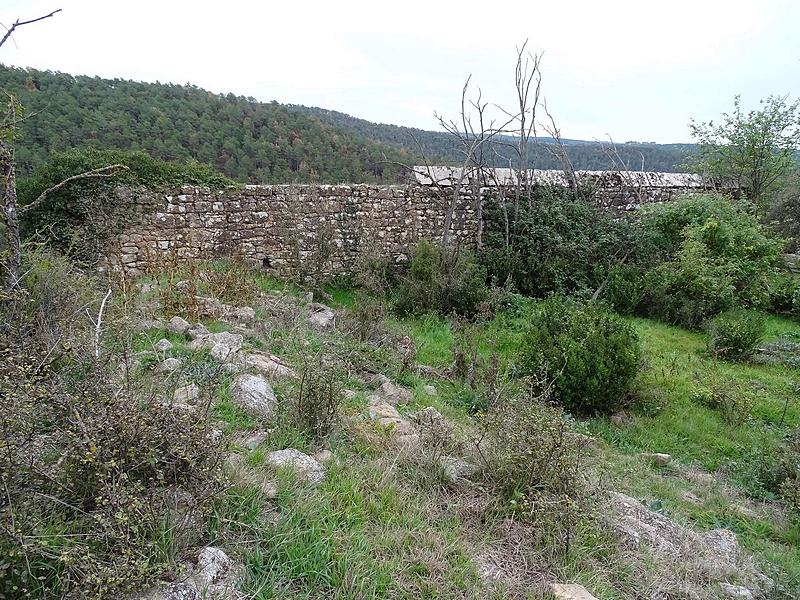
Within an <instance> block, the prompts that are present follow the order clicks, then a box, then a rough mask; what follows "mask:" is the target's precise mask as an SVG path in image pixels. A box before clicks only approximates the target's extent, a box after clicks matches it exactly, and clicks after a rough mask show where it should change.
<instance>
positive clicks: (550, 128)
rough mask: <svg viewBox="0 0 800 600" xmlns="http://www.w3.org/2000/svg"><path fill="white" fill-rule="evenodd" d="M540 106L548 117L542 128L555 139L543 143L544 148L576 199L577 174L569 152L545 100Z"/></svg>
mask: <svg viewBox="0 0 800 600" xmlns="http://www.w3.org/2000/svg"><path fill="white" fill-rule="evenodd" d="M542 106H543V108H544V113H545V115H546V116H547V119H548V122H547V123H546V124H544V125H543V129H544V130H545V131H546V132H547V135H549V136H550V137H551V138H553V140H555V144H545V148H547V151H548V152H549V153H550V154H551V155H552V156H553V158H555V159H556V160H557V161H558V162H559V164H560V165H561V170H562V171H563V172H564V178H565V179H566V180H567V185H569V188H570V190H571V191H572V193H573V195H574V196H575V199H576V200H577V199H578V185H579V182H578V175H577V173H576V172H575V167H574V165H573V164H572V160H571V159H570V157H569V154H568V153H567V149H566V147H565V146H564V140H563V139H562V138H561V129H560V128H559V127H558V125H556V120H555V118H554V117H553V115H552V113H551V112H550V110H549V109H548V108H547V102H546V101H543V102H542Z"/></svg>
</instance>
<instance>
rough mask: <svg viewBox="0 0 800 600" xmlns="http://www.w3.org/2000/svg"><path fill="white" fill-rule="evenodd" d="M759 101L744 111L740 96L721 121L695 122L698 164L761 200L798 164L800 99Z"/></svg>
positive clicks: (699, 167)
mask: <svg viewBox="0 0 800 600" xmlns="http://www.w3.org/2000/svg"><path fill="white" fill-rule="evenodd" d="M760 104H761V108H760V109H758V110H751V111H749V112H746V113H745V112H743V111H742V106H741V98H740V97H739V96H736V97H735V98H734V101H733V111H732V112H730V113H723V115H722V119H721V121H720V122H718V123H714V122H713V121H710V122H708V123H698V122H696V121H692V124H691V130H692V135H693V136H694V138H695V139H696V140H697V143H698V145H699V153H698V156H697V159H696V161H695V164H694V168H695V169H697V171H698V172H700V173H702V174H704V175H710V176H712V177H718V178H720V179H723V180H725V181H730V182H732V183H734V184H735V185H737V186H738V187H740V188H743V189H745V190H746V191H747V194H748V196H750V198H751V199H753V200H754V201H755V202H757V203H760V202H761V200H762V199H763V198H764V196H765V195H766V194H767V193H769V192H770V191H772V190H773V189H774V188H775V186H776V184H777V183H778V181H779V180H780V178H781V177H782V176H783V175H784V174H786V173H787V172H788V171H789V170H790V169H792V168H793V167H795V166H796V152H797V147H798V145H799V144H800V100H794V101H789V99H788V97H787V96H769V97H768V98H767V99H766V100H761V102H760Z"/></svg>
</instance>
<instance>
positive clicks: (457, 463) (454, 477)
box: [439, 456, 480, 483]
mask: <svg viewBox="0 0 800 600" xmlns="http://www.w3.org/2000/svg"><path fill="white" fill-rule="evenodd" d="M439 466H441V468H442V472H443V473H444V476H445V478H446V479H447V481H449V482H450V483H457V482H458V481H460V480H463V479H469V478H471V477H474V476H475V475H477V474H478V472H479V471H480V469H479V468H478V467H477V466H476V465H474V464H472V463H471V462H469V461H466V460H464V459H463V458H457V457H455V456H442V457H440V458H439Z"/></svg>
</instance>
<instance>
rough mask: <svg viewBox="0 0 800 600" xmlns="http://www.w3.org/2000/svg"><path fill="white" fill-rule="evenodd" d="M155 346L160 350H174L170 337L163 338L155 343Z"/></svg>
mask: <svg viewBox="0 0 800 600" xmlns="http://www.w3.org/2000/svg"><path fill="white" fill-rule="evenodd" d="M153 348H155V349H156V351H158V352H167V351H169V350H172V342H170V341H169V340H168V339H165V338H162V339H160V340H158V341H157V342H156V343H155V344H153Z"/></svg>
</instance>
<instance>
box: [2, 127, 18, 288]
mask: <svg viewBox="0 0 800 600" xmlns="http://www.w3.org/2000/svg"><path fill="white" fill-rule="evenodd" d="M0 174H1V175H0V176H1V177H2V181H0V185H2V188H3V221H4V223H5V226H6V243H7V245H8V258H7V260H6V265H5V267H6V268H5V271H6V272H5V273H4V276H5V283H4V285H5V288H6V289H11V288H13V287H14V286H15V285H17V280H18V279H19V270H20V263H21V254H22V250H21V246H22V244H21V242H20V234H19V216H18V214H17V180H16V174H15V171H14V153H13V151H12V149H11V147H10V146H9V145H8V144H7V143H5V142H3V141H0Z"/></svg>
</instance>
